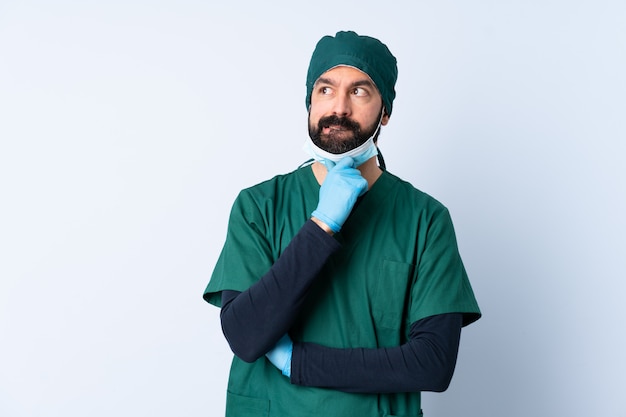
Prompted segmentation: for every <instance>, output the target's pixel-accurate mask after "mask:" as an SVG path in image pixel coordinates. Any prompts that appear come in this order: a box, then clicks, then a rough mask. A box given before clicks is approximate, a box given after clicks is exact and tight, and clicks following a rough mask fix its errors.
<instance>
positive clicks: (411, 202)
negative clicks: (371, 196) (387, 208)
mask: <svg viewBox="0 0 626 417" xmlns="http://www.w3.org/2000/svg"><path fill="white" fill-rule="evenodd" d="M381 179H383V180H384V181H385V183H386V184H385V188H386V190H385V191H386V192H385V195H386V199H388V200H389V201H390V202H393V203H395V205H396V206H398V205H399V206H403V207H412V208H414V209H415V208H419V209H420V210H426V211H428V212H432V213H441V212H447V211H448V209H447V208H446V206H445V205H444V204H443V203H441V202H440V201H439V200H437V199H436V198H434V197H433V196H431V195H430V194H428V193H426V192H424V191H422V190H420V189H418V188H416V187H415V186H414V185H413V184H411V183H410V182H408V181H406V180H403V179H401V178H399V177H397V176H395V175H394V174H392V173H390V172H388V171H385V172H384V174H383V175H382V176H381Z"/></svg>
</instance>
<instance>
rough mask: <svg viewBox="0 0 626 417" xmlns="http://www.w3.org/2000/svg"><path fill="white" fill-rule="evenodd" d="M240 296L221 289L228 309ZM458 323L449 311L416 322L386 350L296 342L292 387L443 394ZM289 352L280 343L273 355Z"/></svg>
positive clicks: (252, 335) (253, 336)
mask: <svg viewBox="0 0 626 417" xmlns="http://www.w3.org/2000/svg"><path fill="white" fill-rule="evenodd" d="M239 294H240V293H239V292H237V291H224V292H223V293H222V303H223V304H224V305H227V304H228V303H230V302H231V301H232V300H234V299H235V298H236V297H237V296H238V295H239ZM257 307H258V306H257ZM248 313H250V314H251V312H248ZM462 319H463V315H462V314H460V313H451V314H441V315H436V316H432V317H427V318H424V319H422V320H418V321H416V322H415V323H413V325H411V331H410V339H409V341H408V342H407V343H405V344H403V345H401V346H397V347H391V348H379V349H362V348H352V349H336V348H329V347H325V346H322V345H318V344H314V343H295V344H293V357H292V360H291V383H293V384H296V385H302V386H315V387H324V388H332V389H337V390H340V391H346V392H360V393H384V392H414V391H445V390H446V388H447V387H448V385H449V383H450V380H451V379H452V374H453V373H454V367H455V365H456V357H457V352H458V348H459V341H460V336H461V323H462ZM274 325H276V326H277V327H281V326H282V323H278V322H277V323H274ZM248 331H249V333H247V334H246V335H245V338H247V339H249V340H252V341H254V340H258V339H262V338H264V336H265V335H264V333H263V331H261V330H260V328H258V327H251V328H249V329H248ZM283 342H284V341H283ZM291 348H292V346H289V345H286V344H285V343H281V344H280V345H279V346H277V347H276V348H274V349H273V351H277V352H278V353H279V354H281V353H280V352H281V351H282V355H285V354H286V352H285V350H286V349H289V350H291ZM279 368H280V366H279ZM281 370H282V369H281Z"/></svg>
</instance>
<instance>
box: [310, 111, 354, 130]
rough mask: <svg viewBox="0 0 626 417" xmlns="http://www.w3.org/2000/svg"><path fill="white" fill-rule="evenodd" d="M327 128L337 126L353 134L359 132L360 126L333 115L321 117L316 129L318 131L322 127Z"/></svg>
mask: <svg viewBox="0 0 626 417" xmlns="http://www.w3.org/2000/svg"><path fill="white" fill-rule="evenodd" d="M329 126H339V127H343V128H346V129H349V130H352V131H353V132H359V131H360V130H361V126H360V125H359V124H358V123H357V122H355V121H354V120H351V119H348V118H347V117H339V116H335V115H332V116H326V117H322V118H321V119H320V120H319V122H318V123H317V127H318V129H320V130H321V129H322V128H324V127H329Z"/></svg>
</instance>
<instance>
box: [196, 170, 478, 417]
mask: <svg viewBox="0 0 626 417" xmlns="http://www.w3.org/2000/svg"><path fill="white" fill-rule="evenodd" d="M319 188H320V186H319V184H318V183H317V181H316V179H315V176H314V174H313V172H312V169H311V167H310V166H307V167H304V168H300V169H298V170H296V171H294V172H292V173H289V174H286V175H280V176H277V177H275V178H273V179H271V180H269V181H265V182H263V183H261V184H258V185H256V186H254V187H251V188H248V189H246V190H243V191H242V192H241V193H240V194H239V196H238V197H237V199H236V201H235V203H234V205H233V209H232V212H231V216H230V220H229V225H228V232H227V237H226V242H225V244H224V248H223V249H222V253H221V254H220V257H219V259H218V262H217V265H216V266H215V269H214V271H213V274H212V276H211V280H210V281H209V284H208V286H207V288H206V290H205V293H204V298H205V300H206V301H208V302H209V303H211V304H214V305H216V306H218V307H219V306H220V303H221V300H220V298H221V294H220V292H221V291H222V290H237V291H245V290H246V289H247V288H249V287H250V286H251V285H252V284H253V283H255V282H256V281H257V280H258V279H259V278H260V277H261V276H263V275H264V274H265V273H266V272H267V271H268V270H269V269H270V267H271V266H272V265H273V263H274V262H275V261H276V259H277V258H278V257H279V256H280V254H281V253H282V252H283V250H284V249H285V247H286V246H287V245H288V244H289V242H290V241H291V239H292V238H293V236H294V235H295V234H296V233H297V232H298V230H299V229H300V228H301V227H302V225H303V224H304V223H305V222H306V221H307V220H308V219H309V218H310V216H311V213H312V212H313V210H314V209H315V208H316V207H317V202H318V195H319ZM335 238H336V239H337V240H338V241H339V242H340V243H341V249H340V250H339V251H338V252H336V253H335V254H333V255H332V256H331V258H330V259H329V261H328V262H327V263H326V265H325V266H324V268H323V270H322V272H321V273H320V275H319V277H318V278H317V280H316V281H315V283H314V284H313V285H312V287H311V289H310V292H309V295H308V297H307V300H306V303H305V306H304V308H303V309H302V311H301V313H300V315H299V317H298V318H297V320H296V322H295V324H294V326H293V327H292V329H291V330H290V332H289V333H290V335H291V337H292V339H293V340H294V341H303V342H314V343H319V344H322V345H325V346H329V347H336V348H356V347H360V348H379V347H390V346H398V345H400V344H402V343H405V342H406V341H407V339H408V332H409V327H410V325H411V323H413V322H415V321H417V320H420V319H422V318H425V317H428V316H432V315H435V314H444V313H464V320H463V324H464V325H467V324H470V323H471V322H473V321H475V320H477V319H478V318H479V317H480V310H479V308H478V304H477V302H476V299H475V297H474V294H473V292H472V288H471V286H470V283H469V280H468V278H467V274H466V272H465V268H464V267H463V263H462V261H461V258H460V256H459V253H458V248H457V243H456V237H455V234H454V228H453V226H452V221H451V219H450V215H449V213H448V210H447V209H446V208H445V207H444V206H443V205H442V204H441V203H439V202H438V201H436V200H435V199H433V198H432V197H430V196H428V195H427V194H425V193H423V192H421V191H419V190H417V189H415V188H414V187H413V186H412V185H411V184H409V183H408V182H405V181H403V180H401V179H399V178H398V177H396V176H394V175H393V174H391V173H389V172H384V173H383V174H382V175H381V176H380V178H379V179H378V180H377V181H376V182H375V183H374V185H373V186H372V187H371V189H370V190H369V191H368V192H367V193H366V194H365V195H364V196H363V197H361V198H360V199H359V201H358V202H357V204H356V205H355V207H354V209H353V210H352V213H351V215H350V217H349V218H348V220H347V221H346V223H345V224H344V225H343V228H342V229H341V232H340V233H337V234H336V235H335ZM420 402H421V401H420V394H419V393H396V394H352V393H345V392H341V391H336V390H330V389H323V388H311V387H301V386H296V385H292V384H291V383H290V382H289V380H288V379H287V378H285V377H284V376H283V375H282V374H281V373H280V371H278V370H277V369H276V368H275V367H274V366H273V365H272V364H271V363H270V362H269V361H268V360H267V359H266V358H264V357H263V358H260V359H259V360H257V361H255V362H254V363H246V362H243V361H241V360H240V359H238V358H237V357H235V358H234V359H233V363H232V367H231V373H230V378H229V383H228V392H227V402H226V416H227V417H230V416H232V417H248V416H250V417H260V416H271V417H288V416H298V417H318V416H325V417H346V416H360V417H370V416H371V417H382V416H403V417H408V416H421V415H422V414H421V407H420Z"/></svg>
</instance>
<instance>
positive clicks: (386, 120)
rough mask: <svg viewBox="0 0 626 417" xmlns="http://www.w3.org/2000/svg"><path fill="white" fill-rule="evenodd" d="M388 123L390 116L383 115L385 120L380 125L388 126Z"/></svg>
mask: <svg viewBox="0 0 626 417" xmlns="http://www.w3.org/2000/svg"><path fill="white" fill-rule="evenodd" d="M387 123H389V115H388V114H387V112H385V114H384V115H383V118H382V119H381V121H380V124H381V125H382V126H387Z"/></svg>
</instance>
